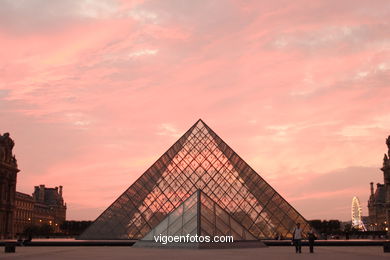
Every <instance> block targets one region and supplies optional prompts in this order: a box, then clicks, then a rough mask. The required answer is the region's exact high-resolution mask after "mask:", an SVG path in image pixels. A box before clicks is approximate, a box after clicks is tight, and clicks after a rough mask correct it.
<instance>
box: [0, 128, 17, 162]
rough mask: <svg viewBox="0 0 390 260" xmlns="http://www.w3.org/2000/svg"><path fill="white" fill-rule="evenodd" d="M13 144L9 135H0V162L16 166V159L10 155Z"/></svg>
mask: <svg viewBox="0 0 390 260" xmlns="http://www.w3.org/2000/svg"><path fill="white" fill-rule="evenodd" d="M14 146H15V142H14V141H13V140H12V139H11V137H10V136H9V133H4V134H3V135H1V134H0V162H4V163H7V164H11V165H13V166H16V158H15V156H13V155H12V149H13V148H14Z"/></svg>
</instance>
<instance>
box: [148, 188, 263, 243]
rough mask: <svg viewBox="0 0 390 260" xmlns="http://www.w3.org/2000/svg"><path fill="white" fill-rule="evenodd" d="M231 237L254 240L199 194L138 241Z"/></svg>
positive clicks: (238, 224)
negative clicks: (194, 237) (162, 237)
mask: <svg viewBox="0 0 390 260" xmlns="http://www.w3.org/2000/svg"><path fill="white" fill-rule="evenodd" d="M160 234H161V235H168V236H185V235H187V234H189V235H199V236H209V237H213V236H228V235H229V236H233V240H234V241H239V240H256V238H255V237H254V236H253V235H252V234H251V233H250V232H249V231H248V230H246V229H245V228H244V227H243V226H242V225H241V224H240V223H238V222H237V221H236V220H235V219H234V218H232V217H231V216H230V215H229V213H227V212H226V211H225V210H224V209H223V208H221V207H220V206H219V205H218V204H217V203H216V202H214V201H213V200H212V199H211V198H210V197H209V196H207V195H206V194H205V193H204V192H202V191H201V190H197V191H196V192H195V193H194V194H192V195H191V196H190V197H189V198H188V199H186V200H185V201H184V202H183V203H181V204H180V205H179V206H178V207H177V208H176V209H174V210H173V211H172V212H171V213H170V214H169V215H168V216H167V217H166V218H165V219H164V220H163V221H161V222H160V224H158V225H157V226H156V227H155V228H153V229H152V230H151V231H150V232H149V233H148V234H146V236H145V237H143V238H142V240H148V241H154V236H159V235H160Z"/></svg>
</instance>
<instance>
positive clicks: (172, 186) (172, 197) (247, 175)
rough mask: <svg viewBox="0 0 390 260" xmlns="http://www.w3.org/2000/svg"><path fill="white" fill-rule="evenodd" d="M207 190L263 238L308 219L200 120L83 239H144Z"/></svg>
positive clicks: (287, 230) (304, 224) (283, 232)
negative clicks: (193, 198)
mask: <svg viewBox="0 0 390 260" xmlns="http://www.w3.org/2000/svg"><path fill="white" fill-rule="evenodd" d="M197 190H202V191H203V192H204V193H205V194H207V196H208V197H210V198H211V199H212V200H213V201H214V202H216V203H217V204H218V205H219V206H220V207H221V208H222V209H224V210H225V211H226V212H228V213H229V215H230V216H231V217H232V218H234V219H235V220H236V221H238V222H239V223H241V225H243V226H244V227H245V228H246V229H247V230H248V231H249V232H250V233H251V234H252V235H253V236H254V237H256V238H258V239H267V238H274V237H275V236H277V235H281V236H283V237H285V238H291V237H292V231H293V228H294V226H295V223H298V222H299V223H301V228H302V229H303V233H307V232H308V231H309V229H310V227H309V224H308V222H307V221H306V220H305V219H304V218H303V217H302V216H301V215H300V214H299V213H298V212H297V211H296V210H295V209H294V208H293V207H292V206H291V205H290V204H289V203H288V202H287V201H286V200H285V199H284V198H282V196H280V195H279V194H278V193H277V192H276V191H275V190H274V189H273V188H272V187H271V185H269V184H268V183H267V182H266V181H265V180H264V179H263V178H262V177H260V176H259V175H258V174H257V173H256V172H255V171H254V170H253V169H252V168H251V167H250V166H249V165H248V164H247V163H246V162H245V161H244V160H243V159H241V157H240V156H238V155H237V154H236V153H235V152H234V151H233V150H232V149H231V148H230V147H229V146H228V145H227V144H226V143H225V142H224V141H223V140H222V139H221V138H220V137H219V136H218V135H217V134H216V133H215V132H214V131H213V130H211V129H210V127H208V126H207V125H206V124H205V123H204V122H203V121H202V120H201V119H199V120H198V121H197V122H196V123H195V124H194V125H193V126H192V127H191V128H190V129H189V130H188V131H187V132H186V133H185V134H184V135H183V136H182V137H181V138H180V139H179V140H178V141H177V142H176V143H175V144H173V146H171V147H170V148H169V149H168V151H166V152H165V153H164V154H163V155H162V156H161V157H160V158H159V159H158V160H157V161H156V162H155V163H154V164H153V165H152V166H151V167H150V168H149V169H147V170H146V172H145V173H144V174H143V175H141V177H139V178H138V179H137V180H136V181H135V182H134V183H133V184H132V185H131V186H130V187H129V188H128V189H127V190H126V191H125V192H124V193H123V194H122V195H120V196H119V198H118V199H117V200H115V201H114V203H113V204H111V206H109V207H108V208H107V209H106V210H105V211H104V212H103V213H102V214H101V215H100V216H99V217H98V218H97V219H96V220H95V221H94V223H93V224H91V225H90V226H89V228H88V229H87V230H85V231H84V232H83V233H82V234H81V235H80V236H79V239H142V238H143V237H144V236H145V235H146V234H148V233H149V232H150V231H151V230H152V229H153V228H154V227H156V226H157V225H158V224H159V223H160V222H161V221H163V220H164V219H165V217H166V216H167V215H168V214H169V213H170V212H172V211H173V210H174V209H176V208H177V207H178V206H179V205H180V204H181V203H182V202H184V201H185V200H186V199H187V198H188V197H189V196H191V195H192V194H193V193H194V192H195V191H197Z"/></svg>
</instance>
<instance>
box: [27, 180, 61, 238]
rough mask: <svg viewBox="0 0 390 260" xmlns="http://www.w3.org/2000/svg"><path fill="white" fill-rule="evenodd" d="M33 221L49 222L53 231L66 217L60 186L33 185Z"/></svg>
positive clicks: (38, 222)
mask: <svg viewBox="0 0 390 260" xmlns="http://www.w3.org/2000/svg"><path fill="white" fill-rule="evenodd" d="M33 198H34V202H35V204H34V223H36V224H43V223H45V224H49V225H50V226H53V229H54V231H57V232H58V231H59V226H60V225H61V224H62V223H63V222H64V221H65V219H66V204H65V203H64V199H63V198H62V186H59V187H55V188H46V187H45V185H39V186H35V189H34V193H33Z"/></svg>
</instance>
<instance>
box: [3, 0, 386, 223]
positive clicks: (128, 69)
mask: <svg viewBox="0 0 390 260" xmlns="http://www.w3.org/2000/svg"><path fill="white" fill-rule="evenodd" d="M0 47H1V48H0V133H2V134H3V133H4V132H10V134H11V137H12V138H13V139H14V140H15V143H16V145H15V148H14V153H15V155H16V158H17V160H18V165H19V168H20V170H21V171H20V173H19V174H18V182H17V190H18V191H20V192H25V193H30V194H31V193H32V192H33V186H35V185H39V184H45V185H46V186H49V187H53V186H59V185H63V186H64V198H65V201H66V202H67V205H68V211H67V218H68V219H82V220H93V219H95V218H96V217H97V216H98V215H99V214H100V213H101V212H102V211H103V210H104V209H105V208H106V207H108V206H109V205H110V204H111V203H112V202H113V201H114V199H115V198H117V197H118V196H119V195H120V194H121V193H122V192H123V191H124V190H125V189H126V188H128V187H129V186H130V185H131V184H132V183H133V182H134V180H136V178H138V177H139V176H140V175H141V174H142V173H143V172H144V171H145V170H146V169H147V168H148V167H149V166H150V165H151V164H152V163H154V162H155V161H156V160H157V159H158V158H159V156H161V155H162V154H163V153H164V152H165V151H166V150H167V149H168V148H169V147H170V145H172V144H173V143H174V142H175V141H176V140H177V139H178V138H179V137H180V136H181V135H182V134H183V133H184V132H185V131H186V130H187V129H188V128H190V127H191V126H192V125H193V124H194V123H195V122H196V121H197V120H198V119H199V118H202V119H203V120H204V121H205V122H206V123H207V124H208V125H209V126H210V127H211V128H212V129H213V130H214V131H215V132H216V133H217V134H219V136H220V137H221V138H222V139H224V140H225V142H226V143H228V144H229V145H230V146H231V147H232V148H233V149H234V150H235V151H236V152H237V153H238V154H239V155H240V156H241V157H242V158H243V159H244V160H245V161H246V162H247V163H248V164H249V165H251V166H252V167H253V168H254V169H255V170H256V171H257V172H258V173H259V174H260V175H261V176H262V177H263V178H264V179H265V180H267V181H268V182H269V183H270V184H271V185H272V186H273V187H274V188H275V189H276V190H277V191H278V192H279V193H280V194H281V195H282V196H283V197H284V198H285V199H286V200H287V201H289V202H290V203H291V204H292V205H293V206H294V207H295V208H296V209H297V210H298V211H299V212H300V213H301V214H302V215H303V216H304V217H305V218H307V219H316V218H320V219H335V218H336V219H340V220H348V219H349V218H350V208H351V201H352V197H353V196H358V197H359V198H360V201H361V203H362V208H363V215H367V199H368V196H369V192H370V189H369V183H370V182H371V181H373V182H374V183H377V182H383V174H382V172H381V171H380V170H379V168H380V167H381V165H382V159H383V154H384V153H385V152H387V147H386V144H385V139H386V137H387V136H388V135H390V4H389V1H388V0H383V1H381V0H373V1H367V0H343V1H340V0H337V1H335V0H322V1H312V0H306V1H280V0H273V1H269V0H253V1H239V0H236V1H233V0H196V1H189V0H188V1H184V0H155V1H143V0H135V1H124V0H123V1H114V0H58V1H57V0H56V1H54V0H53V1H47V0H29V1H22V0H0Z"/></svg>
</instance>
